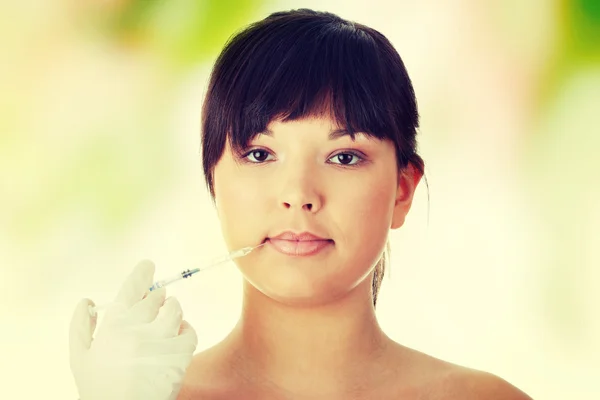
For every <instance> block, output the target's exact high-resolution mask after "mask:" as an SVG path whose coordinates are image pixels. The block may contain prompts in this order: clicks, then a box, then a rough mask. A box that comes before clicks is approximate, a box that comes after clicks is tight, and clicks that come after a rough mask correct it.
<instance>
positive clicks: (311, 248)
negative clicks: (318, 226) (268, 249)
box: [267, 239, 333, 257]
mask: <svg viewBox="0 0 600 400" xmlns="http://www.w3.org/2000/svg"><path fill="white" fill-rule="evenodd" d="M267 243H269V244H270V245H272V246H273V248H274V249H275V250H277V251H278V252H280V253H283V254H285V255H288V256H298V257H302V256H312V255H314V254H317V253H318V252H320V251H321V250H323V249H324V248H326V247H327V246H329V245H330V244H333V242H332V241H330V240H305V241H295V240H283V239H267Z"/></svg>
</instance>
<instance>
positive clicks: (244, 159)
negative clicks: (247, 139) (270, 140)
mask: <svg viewBox="0 0 600 400" xmlns="http://www.w3.org/2000/svg"><path fill="white" fill-rule="evenodd" d="M257 151H264V152H265V153H268V154H271V153H270V152H269V151H267V150H265V149H262V148H260V147H256V148H253V149H250V150H248V151H244V153H243V154H242V155H241V156H240V159H241V160H242V162H244V163H248V164H263V163H265V162H266V161H259V162H254V161H249V160H248V156H249V155H250V154H252V153H255V152H257ZM340 154H350V155H353V156H355V157H357V158H358V162H357V163H355V164H335V163H334V164H335V165H340V166H342V167H345V168H356V167H358V166H360V165H361V164H363V163H364V162H365V161H366V159H365V157H363V156H362V155H361V154H359V153H357V152H355V151H351V150H347V151H342V152H339V153H337V154H335V155H333V156H331V157H330V159H331V158H333V157H337V156H339V155H340Z"/></svg>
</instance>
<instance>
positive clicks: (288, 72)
mask: <svg viewBox="0 0 600 400" xmlns="http://www.w3.org/2000/svg"><path fill="white" fill-rule="evenodd" d="M324 114H328V115H329V116H330V117H332V118H333V119H334V120H335V121H337V122H338V123H339V124H340V125H341V126H343V127H345V128H346V129H347V130H348V131H349V132H350V134H351V136H352V137H353V135H354V133H356V132H364V133H365V134H367V135H368V136H370V137H375V138H377V139H380V140H384V139H388V140H390V141H392V142H393V143H394V144H395V149H396V160H397V168H398V171H399V172H401V171H403V169H404V168H406V167H407V166H408V164H409V163H410V164H412V165H413V166H414V167H415V168H416V169H418V170H419V171H420V172H421V173H423V172H424V163H423V160H422V159H421V157H420V156H419V155H418V154H417V153H416V146H417V145H416V133H417V128H418V126H419V113H418V110H417V101H416V98H415V93H414V90H413V87H412V83H411V81H410V78H409V77H408V73H407V72H406V69H405V67H404V63H403V62H402V59H401V58H400V56H399V55H398V53H397V52H396V50H395V49H394V47H393V46H392V44H391V43H390V42H389V41H388V40H387V38H386V37H385V36H383V35H382V34H381V33H379V32H377V31H376V30H374V29H372V28H369V27H367V26H364V25H362V24H359V23H356V22H351V21H347V20H345V19H342V18H340V17H338V16H337V15H335V14H332V13H328V12H318V11H313V10H309V9H299V10H291V11H284V12H276V13H273V14H271V15H269V16H268V17H267V18H265V19H263V20H261V21H258V22H255V23H253V24H250V25H249V26H248V27H246V28H245V29H243V30H242V31H240V32H238V33H237V34H235V35H234V36H233V37H232V38H230V39H229V41H228V42H227V44H226V45H225V47H224V49H223V50H222V52H221V54H220V55H219V57H218V59H217V61H216V63H215V65H214V67H213V70H212V74H211V76H210V82H209V86H208V89H207V93H206V98H205V100H204V105H203V110H202V141H201V142H202V150H201V154H202V158H203V161H202V163H203V168H204V177H205V180H206V184H207V187H208V190H209V192H210V195H211V198H212V200H213V203H214V202H215V194H214V181H213V171H214V167H215V165H216V164H217V163H218V161H219V160H220V158H221V156H222V155H223V151H224V149H225V143H226V142H225V141H226V140H229V143H230V146H231V148H232V150H233V151H234V152H236V153H237V154H241V153H242V152H243V151H244V149H245V148H246V147H247V145H248V143H250V142H251V141H252V139H253V138H254V137H255V136H256V135H257V134H258V133H259V132H262V131H264V130H265V129H266V128H267V125H268V124H269V123H270V122H271V121H273V120H276V119H281V120H282V121H289V120H297V119H302V118H305V117H309V116H321V115H324ZM389 252H390V245H389V240H388V242H387V245H386V251H385V252H384V254H383V256H382V258H381V260H380V261H379V262H378V264H377V266H376V267H375V273H374V277H373V283H372V287H373V305H374V306H375V305H376V304H377V293H378V291H379V288H380V286H381V280H382V278H383V274H384V271H385V266H386V265H387V259H388V257H389ZM386 253H387V254H386Z"/></svg>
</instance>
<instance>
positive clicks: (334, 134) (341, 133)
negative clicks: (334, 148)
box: [256, 128, 366, 142]
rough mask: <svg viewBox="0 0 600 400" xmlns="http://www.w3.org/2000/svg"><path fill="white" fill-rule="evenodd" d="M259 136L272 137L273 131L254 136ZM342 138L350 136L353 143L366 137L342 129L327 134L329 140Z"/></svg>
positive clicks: (362, 134) (267, 130)
mask: <svg viewBox="0 0 600 400" xmlns="http://www.w3.org/2000/svg"><path fill="white" fill-rule="evenodd" d="M260 135H265V136H270V137H273V131H272V130H270V129H265V130H264V131H262V132H259V133H258V134H257V135H256V136H257V137H258V136H260ZM344 136H350V139H351V140H352V141H353V142H354V141H355V137H356V136H366V135H365V134H364V133H363V132H354V133H350V132H349V131H348V130H346V129H343V128H342V129H334V130H332V131H331V132H329V140H336V139H339V138H341V137H344Z"/></svg>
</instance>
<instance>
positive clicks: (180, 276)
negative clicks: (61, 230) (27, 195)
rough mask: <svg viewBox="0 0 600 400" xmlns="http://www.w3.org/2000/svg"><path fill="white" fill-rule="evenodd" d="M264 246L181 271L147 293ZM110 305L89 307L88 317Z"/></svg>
mask: <svg viewBox="0 0 600 400" xmlns="http://www.w3.org/2000/svg"><path fill="white" fill-rule="evenodd" d="M265 244H266V242H264V243H261V244H259V245H258V246H254V247H252V246H248V247H244V248H242V249H239V250H235V251H232V252H231V253H229V254H227V255H225V256H222V257H219V258H217V259H215V260H213V261H212V262H210V263H208V264H206V265H205V266H204V267H200V268H194V269H192V270H189V269H188V270H185V271H183V272H181V273H179V274H178V275H176V276H173V277H171V278H168V279H161V280H158V281H156V282H154V283H153V284H152V286H150V288H149V291H153V290H156V289H160V288H161V287H165V286H167V285H170V284H171V283H173V282H177V281H179V280H181V279H184V278H189V277H190V276H192V275H193V274H195V273H198V272H200V271H204V270H206V269H209V268H214V267H217V266H219V265H222V264H224V263H226V262H228V261H231V260H233V259H236V258H239V257H243V256H245V255H247V254H249V253H250V252H252V250H254V249H257V248H259V247H260V246H263V245H265ZM110 304H111V303H109V304H103V305H100V306H95V307H91V308H90V315H91V316H92V317H93V316H94V315H95V313H96V312H97V311H99V310H102V309H104V308H106V307H108V306H109V305H110Z"/></svg>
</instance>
